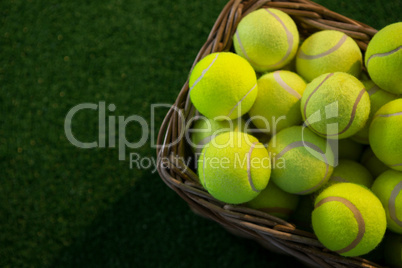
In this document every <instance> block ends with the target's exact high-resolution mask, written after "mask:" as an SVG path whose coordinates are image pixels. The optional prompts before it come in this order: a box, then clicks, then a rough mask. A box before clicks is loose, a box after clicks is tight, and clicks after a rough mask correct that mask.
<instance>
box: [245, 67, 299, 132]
mask: <svg viewBox="0 0 402 268" xmlns="http://www.w3.org/2000/svg"><path fill="white" fill-rule="evenodd" d="M257 84H258V94H257V99H256V100H255V102H254V105H253V106H252V107H251V109H250V111H249V113H248V114H249V116H250V118H251V120H252V122H253V123H254V125H255V126H257V127H258V128H259V129H262V130H264V131H265V132H266V133H271V134H275V133H277V132H279V131H280V130H282V129H284V128H287V127H290V126H294V125H300V124H301V123H302V122H303V119H302V116H301V113H300V99H301V97H302V95H303V92H304V89H305V88H306V83H305V82H304V80H303V79H302V78H301V77H300V76H298V75H297V74H296V73H293V72H290V71H275V72H272V73H268V74H265V75H263V76H262V77H260V78H259V79H258V81H257ZM267 107H269V109H267Z"/></svg>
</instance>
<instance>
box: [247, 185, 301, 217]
mask: <svg viewBox="0 0 402 268" xmlns="http://www.w3.org/2000/svg"><path fill="white" fill-rule="evenodd" d="M298 201H299V196H297V195H293V194H289V193H287V192H285V191H282V190H281V189H280V188H279V187H278V186H276V185H275V183H273V182H272V181H271V182H270V183H268V186H267V187H266V188H265V189H264V190H262V191H261V193H260V194H259V195H258V196H257V197H256V198H254V199H253V200H251V201H250V202H248V203H247V206H248V207H250V208H254V209H258V210H261V211H264V212H267V213H269V214H271V215H273V216H276V217H279V218H282V219H285V220H286V219H288V218H289V216H290V215H292V213H294V211H295V210H296V207H297V204H298Z"/></svg>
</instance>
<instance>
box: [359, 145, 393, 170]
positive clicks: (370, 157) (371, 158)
mask: <svg viewBox="0 0 402 268" xmlns="http://www.w3.org/2000/svg"><path fill="white" fill-rule="evenodd" d="M360 163H361V164H362V165H363V166H365V167H366V168H367V169H368V170H369V171H370V173H371V175H373V177H374V178H377V177H378V176H379V175H380V174H381V173H383V172H385V171H387V170H388V169H389V167H388V166H387V165H385V164H384V163H383V162H381V161H380V159H378V157H377V156H375V154H374V153H373V150H371V148H370V147H368V148H367V149H366V150H365V151H364V152H363V155H362V158H361V160H360Z"/></svg>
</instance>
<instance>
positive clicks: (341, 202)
mask: <svg viewBox="0 0 402 268" xmlns="http://www.w3.org/2000/svg"><path fill="white" fill-rule="evenodd" d="M312 223H313V229H314V233H315V234H316V236H317V238H318V240H319V241H320V242H321V243H322V244H323V245H324V246H325V247H326V248H328V249H329V250H332V251H335V252H337V253H339V254H340V255H342V256H349V257H353V256H360V255H364V254H367V253H369V252H370V251H371V250H373V249H374V248H375V247H377V245H378V244H379V243H380V242H381V240H382V238H383V237H384V234H385V230H386V227H387V222H386V216H385V211H384V208H383V206H382V204H381V202H380V200H378V198H377V197H376V196H375V195H374V194H373V193H372V192H371V191H370V190H368V189H367V188H365V187H363V186H360V185H357V184H354V183H338V184H334V185H332V186H330V187H328V188H327V189H325V190H324V191H323V192H322V193H321V194H320V195H319V196H318V197H317V199H316V200H315V207H314V211H313V213H312Z"/></svg>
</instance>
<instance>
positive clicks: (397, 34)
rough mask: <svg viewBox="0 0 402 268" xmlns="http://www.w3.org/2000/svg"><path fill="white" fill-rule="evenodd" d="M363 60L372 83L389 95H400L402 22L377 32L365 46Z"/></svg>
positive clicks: (401, 90)
mask: <svg viewBox="0 0 402 268" xmlns="http://www.w3.org/2000/svg"><path fill="white" fill-rule="evenodd" d="M364 60H365V64H366V67H367V71H368V73H369V75H370V77H371V79H372V80H373V81H374V83H376V84H377V85H378V86H379V87H380V88H382V89H384V90H386V91H389V92H391V93H394V94H402V76H401V69H402V22H397V23H393V24H390V25H388V26H386V27H384V28H383V29H381V30H380V31H379V32H377V33H376V34H375V35H374V37H373V38H372V39H371V41H370V42H369V44H368V46H367V50H366V55H365V58H364Z"/></svg>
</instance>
